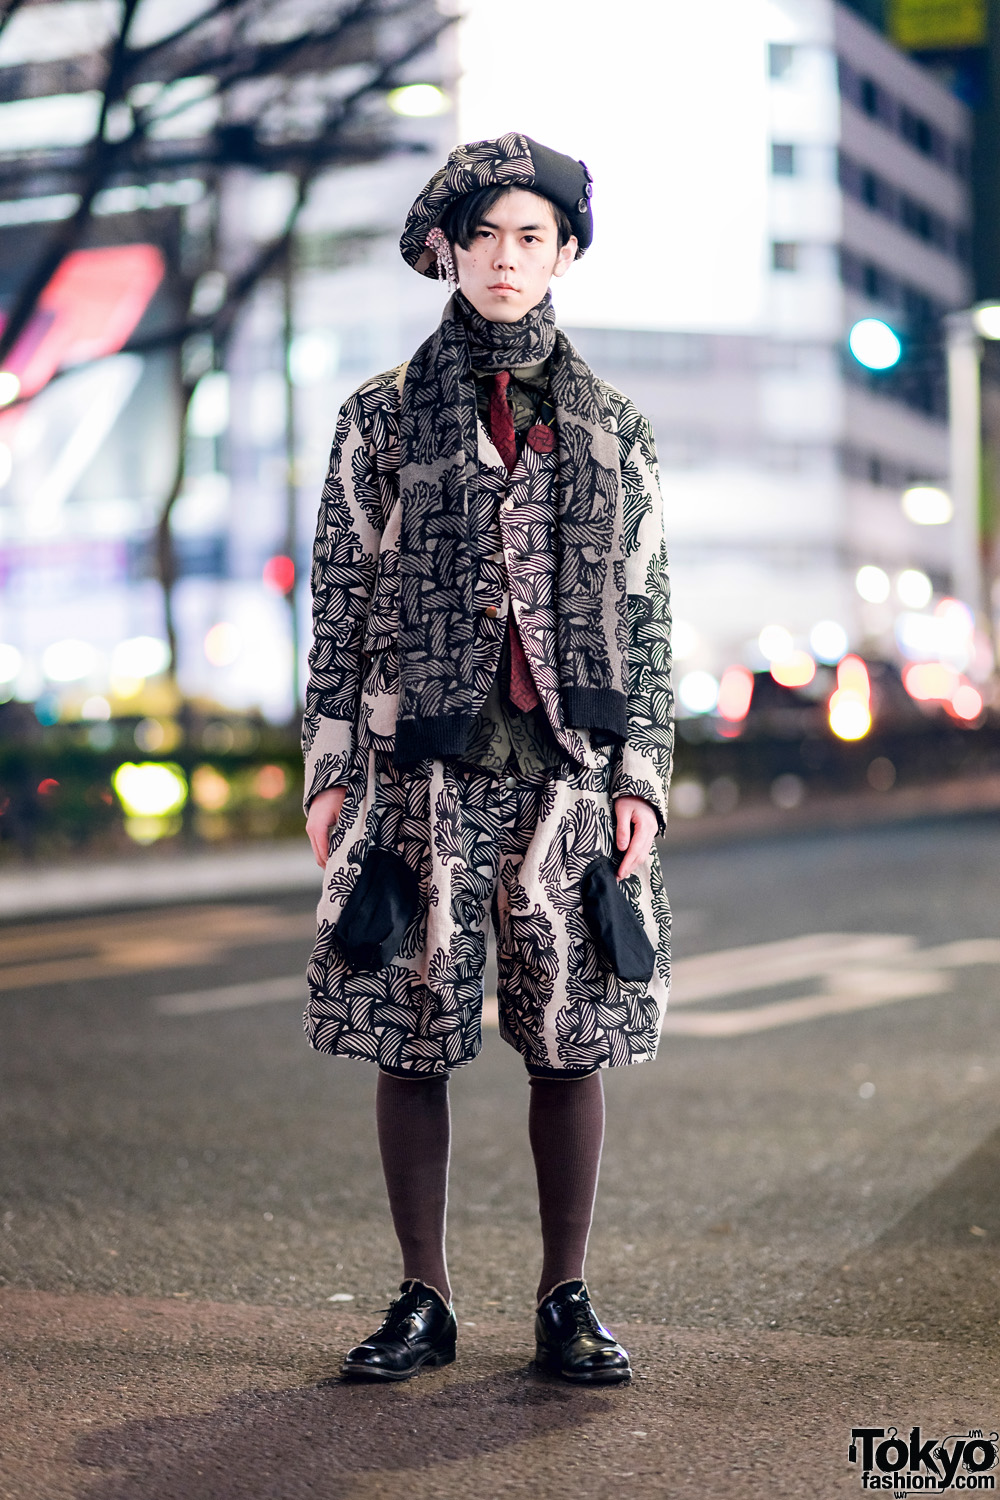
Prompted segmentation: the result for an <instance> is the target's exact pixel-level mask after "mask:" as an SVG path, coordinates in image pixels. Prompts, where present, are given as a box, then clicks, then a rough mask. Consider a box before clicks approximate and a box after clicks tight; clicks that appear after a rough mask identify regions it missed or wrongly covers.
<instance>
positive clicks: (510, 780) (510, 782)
mask: <svg viewBox="0 0 1000 1500" xmlns="http://www.w3.org/2000/svg"><path fill="white" fill-rule="evenodd" d="M504 786H505V787H508V788H510V787H515V786H517V777H516V776H507V777H506V778H505V779H504Z"/></svg>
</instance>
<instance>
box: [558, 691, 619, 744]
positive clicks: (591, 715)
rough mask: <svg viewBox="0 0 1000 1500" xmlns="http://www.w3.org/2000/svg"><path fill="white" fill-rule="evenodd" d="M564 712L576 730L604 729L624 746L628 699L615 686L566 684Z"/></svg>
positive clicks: (568, 722)
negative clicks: (570, 685)
mask: <svg viewBox="0 0 1000 1500" xmlns="http://www.w3.org/2000/svg"><path fill="white" fill-rule="evenodd" d="M562 705H563V713H564V714H565V715H566V723H567V724H569V725H571V726H572V727H573V728H574V729H604V730H607V732H608V734H613V735H614V736H615V738H616V739H619V740H621V742H622V744H623V745H624V744H625V742H626V740H627V739H628V699H627V698H626V697H625V694H624V693H617V692H615V690H614V688H581V687H564V688H563V690H562Z"/></svg>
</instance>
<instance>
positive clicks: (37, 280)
mask: <svg viewBox="0 0 1000 1500" xmlns="http://www.w3.org/2000/svg"><path fill="white" fill-rule="evenodd" d="M139 3H140V0H124V3H123V5H122V24H121V29H120V31H119V33H118V36H117V37H116V38H115V41H114V44H113V46H112V48H111V57H110V60H109V62H108V72H107V78H106V80H105V85H104V92H103V94H102V96H101V109H100V115H99V118H98V124H97V129H96V130H95V132H94V138H93V140H92V141H91V144H90V160H89V162H88V167H87V177H86V181H85V182H84V184H83V186H82V188H81V192H80V201H79V203H78V205H77V208H76V211H75V212H74V214H73V216H72V218H70V219H66V220H65V221H64V223H63V224H61V225H60V227H59V229H58V230H57V231H56V233H55V234H54V235H53V236H52V237H51V240H50V242H49V245H48V246H47V248H46V249H45V250H44V251H43V252H42V254H41V255H40V256H39V257H38V259H37V260H36V262H35V264H34V265H33V266H32V268H31V270H30V271H29V273H28V275H27V277H26V278H25V280H24V282H23V284H22V286H21V287H20V288H19V290H18V293H17V296H16V297H15V299H14V305H13V307H12V308H11V310H10V314H9V316H8V318H7V321H6V323H5V324H4V327H3V330H2V331H0V365H2V364H3V362H4V360H5V359H6V358H7V355H8V354H9V353H10V351H11V350H12V349H13V347H14V345H15V344H16V343H17V341H18V339H19V338H20V337H21V334H22V333H23V332H24V330H25V328H26V327H27V326H28V323H29V322H30V320H31V317H32V314H33V313H34V311H35V308H36V306H37V305H38V299H39V297H40V296H41V295H42V293H43V292H44V290H45V288H46V287H47V286H48V284H49V282H50V281H51V279H52V277H53V276H54V275H55V273H56V271H57V270H58V269H59V267H60V265H61V264H62V262H63V261H64V260H65V258H66V256H67V255H68V254H69V253H70V251H71V250H74V249H75V248H76V247H77V245H78V244H79V243H80V241H81V240H82V238H83V235H84V232H85V229H86V226H87V224H88V222H89V220H90V210H91V207H92V206H93V202H94V199H95V198H96V197H97V194H98V193H99V192H100V190H101V188H102V187H103V186H104V183H105V180H106V177H107V164H106V163H107V156H108V154H109V147H108V143H107V142H106V141H105V139H104V133H105V129H106V126H107V119H108V110H109V108H110V107H111V105H112V104H113V103H116V102H117V101H118V99H119V98H120V97H121V95H120V90H121V85H122V79H123V77H124V74H125V58H126V52H127V48H128V33H129V29H130V27H131V25H132V22H133V21H134V19H135V13H136V10H137V9H138V6H139Z"/></svg>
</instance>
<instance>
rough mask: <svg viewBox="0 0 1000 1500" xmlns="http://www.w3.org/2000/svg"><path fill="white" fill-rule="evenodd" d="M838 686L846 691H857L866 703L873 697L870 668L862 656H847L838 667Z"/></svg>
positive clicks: (858, 695)
mask: <svg viewBox="0 0 1000 1500" xmlns="http://www.w3.org/2000/svg"><path fill="white" fill-rule="evenodd" d="M837 687H838V688H839V689H840V690H841V691H842V692H845V693H855V694H856V695H857V697H859V698H861V699H862V700H863V701H864V702H865V703H868V702H869V700H870V699H871V694H872V684H871V678H870V677H869V676H868V668H867V667H866V666H865V664H864V662H863V661H862V660H861V657H860V656H845V657H844V659H843V661H842V662H841V663H840V665H839V666H838V667H837Z"/></svg>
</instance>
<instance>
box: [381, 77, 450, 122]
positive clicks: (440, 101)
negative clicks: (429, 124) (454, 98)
mask: <svg viewBox="0 0 1000 1500" xmlns="http://www.w3.org/2000/svg"><path fill="white" fill-rule="evenodd" d="M387 99H388V103H389V108H390V109H391V110H392V112H393V114H397V115H406V116H408V117H409V118H410V119H417V120H424V119H430V118H431V117H432V116H433V115H443V114H444V112H445V110H446V109H447V108H448V99H447V96H446V95H445V93H444V91H443V90H442V89H439V88H438V87H437V85H436V84H433V83H404V84H403V86H402V87H401V88H398V89H391V90H390V91H389V94H388V95H387Z"/></svg>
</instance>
